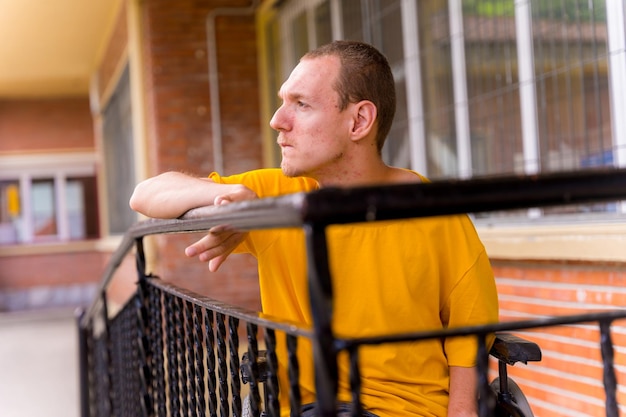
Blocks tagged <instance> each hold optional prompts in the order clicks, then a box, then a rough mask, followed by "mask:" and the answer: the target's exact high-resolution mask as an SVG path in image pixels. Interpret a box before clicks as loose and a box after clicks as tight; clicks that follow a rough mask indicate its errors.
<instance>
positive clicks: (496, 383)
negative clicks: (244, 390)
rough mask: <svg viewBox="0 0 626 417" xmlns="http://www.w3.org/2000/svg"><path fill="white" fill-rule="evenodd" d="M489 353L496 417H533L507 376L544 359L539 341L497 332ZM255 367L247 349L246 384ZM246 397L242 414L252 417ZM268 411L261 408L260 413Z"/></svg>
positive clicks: (264, 369) (263, 365) (262, 358)
mask: <svg viewBox="0 0 626 417" xmlns="http://www.w3.org/2000/svg"><path fill="white" fill-rule="evenodd" d="M489 354H490V355H491V356H493V357H494V358H496V359H497V360H498V376H497V377H496V378H495V379H494V380H493V381H492V382H491V383H490V388H491V390H492V393H493V395H494V398H495V407H494V413H493V415H494V416H495V417H533V412H532V409H531V408H530V404H529V403H528V400H527V399H526V396H525V395H524V393H523V392H522V390H521V389H520V387H519V386H518V385H517V383H516V382H515V381H514V380H513V379H512V378H510V377H509V376H508V370H507V367H508V366H513V365H515V364H516V363H518V362H521V363H524V364H527V363H528V362H537V361H540V360H541V349H540V348H539V345H537V344H536V343H534V342H531V341H529V340H526V339H523V338H521V337H519V336H516V335H513V334H510V333H497V334H496V337H495V340H494V343H493V346H492V347H491V350H490V351H489ZM257 366H258V372H259V382H260V383H263V382H265V381H266V380H267V377H268V374H269V370H268V366H267V357H266V352H265V351H259V355H258V358H257ZM252 378H253V377H252V367H251V363H250V360H249V358H248V354H247V353H244V354H243V357H242V360H241V380H242V382H243V383H244V384H247V383H248V382H250V381H251V380H252ZM247 400H248V399H247V398H246V399H244V406H243V412H242V416H243V417H249V414H250V413H249V411H247V410H246V408H247V407H246V404H245V402H246V401H247ZM265 416H266V413H265V412H263V411H262V412H261V417H265Z"/></svg>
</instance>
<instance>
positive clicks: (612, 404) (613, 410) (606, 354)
mask: <svg viewBox="0 0 626 417" xmlns="http://www.w3.org/2000/svg"><path fill="white" fill-rule="evenodd" d="M600 351H601V352H602V364H603V365H604V368H603V372H602V377H603V382H604V392H605V393H606V416H607V417H618V416H619V410H618V408H617V397H616V390H617V379H616V377H615V368H614V361H613V359H614V356H613V341H612V340H611V321H609V320H600Z"/></svg>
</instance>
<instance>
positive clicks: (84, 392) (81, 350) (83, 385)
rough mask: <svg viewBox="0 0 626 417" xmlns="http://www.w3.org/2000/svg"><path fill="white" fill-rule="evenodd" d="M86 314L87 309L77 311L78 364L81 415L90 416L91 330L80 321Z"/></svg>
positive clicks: (83, 416)
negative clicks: (89, 356) (88, 340)
mask: <svg viewBox="0 0 626 417" xmlns="http://www.w3.org/2000/svg"><path fill="white" fill-rule="evenodd" d="M84 315H85V310H84V309H82V308H80V309H78V310H77V311H76V329H77V330H78V364H79V383H80V415H81V417H89V388H90V385H89V363H88V343H87V338H88V337H89V330H88V328H86V327H82V326H81V325H80V322H81V320H82V318H83V317H84Z"/></svg>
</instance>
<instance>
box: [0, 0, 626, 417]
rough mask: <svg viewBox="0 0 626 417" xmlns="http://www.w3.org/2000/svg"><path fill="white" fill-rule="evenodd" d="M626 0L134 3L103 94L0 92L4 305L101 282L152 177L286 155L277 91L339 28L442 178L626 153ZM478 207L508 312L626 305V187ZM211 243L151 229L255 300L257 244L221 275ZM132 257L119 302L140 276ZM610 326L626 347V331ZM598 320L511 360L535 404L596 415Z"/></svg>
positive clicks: (186, 273)
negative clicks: (545, 205) (383, 64)
mask: <svg viewBox="0 0 626 417" xmlns="http://www.w3.org/2000/svg"><path fill="white" fill-rule="evenodd" d="M625 14H626V11H625V6H624V4H623V2H621V1H612V0H606V1H604V0H594V1H579V0H567V1H565V0H559V1H556V0H555V1H537V0H528V1H513V0H493V1H481V0H475V1H460V0H436V1H428V2H417V1H413V0H389V1H380V0H314V1H302V0H282V1H276V0H270V1H250V0H232V1H225V0H222V1H220V0H202V1H173V0H148V1H142V2H140V1H136V0H126V1H123V2H121V5H120V8H119V13H118V18H117V20H116V24H115V25H114V27H113V28H112V30H111V36H110V39H109V42H108V44H107V48H106V49H105V52H104V53H103V55H102V57H101V60H100V63H99V67H98V70H97V71H96V72H95V73H94V74H93V77H92V86H91V91H90V94H89V96H88V97H80V98H74V99H71V100H68V99H58V100H52V101H50V100H39V101H37V100H34V101H33V100H31V101H21V100H2V101H0V136H1V137H2V141H1V142H0V160H1V161H2V164H1V165H0V191H1V196H2V217H1V218H0V243H1V244H2V246H1V247H0V249H1V250H2V255H0V302H2V303H3V304H0V309H3V308H4V309H9V308H14V307H15V308H17V307H19V306H24V307H26V306H28V305H33V304H35V302H34V301H28V300H33V299H36V297H37V294H40V297H42V295H41V294H44V293H41V291H43V290H42V288H48V289H49V290H47V291H48V292H45V296H46V297H48V300H50V299H51V297H53V296H52V295H51V294H57V293H58V294H59V296H63V297H66V298H65V300H66V301H67V300H69V301H72V300H74V299H72V298H71V297H72V296H71V294H74V297H75V298H76V300H79V301H84V300H85V299H86V298H89V296H90V293H89V291H90V290H94V288H95V283H97V282H98V278H99V274H100V272H101V270H102V269H103V265H104V264H105V263H106V260H107V259H108V255H109V254H110V252H111V251H112V250H113V248H114V247H115V244H116V242H117V241H118V240H119V237H120V235H121V234H123V233H124V231H125V230H126V229H127V228H128V227H129V226H130V225H132V224H133V223H134V222H135V221H137V220H140V218H139V217H137V215H136V214H134V213H133V212H132V211H131V210H130V209H129V208H128V204H127V203H128V198H129V196H130V193H131V192H132V189H133V187H134V185H135V184H136V182H137V181H139V180H141V179H143V178H146V177H149V176H153V175H156V174H158V173H160V172H163V171H167V170H179V171H185V172H190V173H193V174H196V175H199V176H204V175H207V174H209V173H210V172H211V171H219V172H221V173H224V174H233V173H237V172H241V171H244V170H249V169H255V168H261V167H269V166H277V165H278V163H279V151H278V148H277V146H276V144H275V134H274V133H273V132H272V130H271V129H270V128H269V124H268V123H269V119H270V117H271V114H272V112H273V111H274V109H275V108H276V107H277V104H278V103H277V101H276V100H277V98H276V91H277V90H278V88H279V86H280V84H281V83H282V81H283V80H284V79H285V78H286V76H287V75H288V73H289V71H290V70H291V69H292V68H293V67H294V66H295V64H296V63H297V59H298V58H299V57H300V56H301V55H302V54H303V53H304V52H306V51H307V50H309V49H311V48H314V47H316V46H318V45H321V44H323V43H326V42H328V41H330V40H332V39H357V40H363V41H366V42H369V43H372V44H374V45H375V46H377V47H378V48H379V49H381V50H382V51H383V52H384V53H385V55H386V56H387V57H388V59H389V61H390V64H391V66H392V69H393V72H394V76H395V79H396V87H397V91H398V111H397V116H396V119H395V122H394V125H393V127H392V130H391V133H390V136H389V139H388V142H387V144H386V146H385V149H384V156H385V159H386V160H387V161H388V162H389V163H391V164H395V165H399V166H403V167H408V168H413V169H415V170H417V171H420V172H421V173H423V174H425V175H427V176H429V177H430V178H431V179H433V180H437V179H445V178H472V177H479V176H490V175H505V174H507V175H508V174H535V173H538V172H555V171H566V170H581V169H592V168H593V167H596V166H620V167H624V166H625V165H626V127H625V126H624V124H623V122H622V121H621V117H622V116H621V115H623V114H626V104H625V98H624V97H626V95H625V94H624V91H625V89H626V51H625V48H626V47H625V37H626V35H625V29H624V27H625V26H624V22H625V21H626V15H625ZM42 114H45V115H46V116H47V118H42ZM4 138H12V140H10V141H8V140H5V139H4ZM473 216H474V219H475V223H476V225H477V228H478V230H479V233H480V235H481V237H482V238H483V240H484V242H485V244H486V246H487V249H488V252H489V254H490V256H491V258H492V261H493V265H494V269H495V272H496V275H497V279H498V289H499V294H500V302H501V305H500V308H501V316H502V319H503V320H514V319H524V318H531V317H540V316H549V315H559V314H574V313H579V312H586V311H589V310H595V309H605V308H607V307H608V308H614V307H621V306H623V305H624V298H625V297H626V292H625V291H624V285H623V284H624V283H625V282H626V272H625V270H624V268H623V265H624V262H625V261H626V252H624V250H623V243H624V240H625V239H626V238H625V236H626V226H625V222H624V219H625V218H624V206H623V204H622V203H621V202H612V203H607V204H596V205H585V206H572V207H565V208H559V209H544V210H538V209H531V210H527V211H523V212H514V213H513V212H507V213H492V214H489V215H487V214H481V213H475V214H473ZM195 238H197V236H194V235H181V236H156V237H153V238H150V239H149V240H148V241H147V244H148V254H149V263H150V266H151V269H152V270H153V271H154V273H155V274H157V275H159V276H160V277H162V278H163V279H166V280H172V281H175V282H177V283H179V284H183V285H184V286H186V287H188V288H190V289H192V290H195V291H197V292H199V293H201V294H205V295H209V296H211V297H213V298H217V299H222V300H225V301H228V302H231V303H234V304H236V305H240V306H244V307H248V308H253V309H256V308H259V299H258V287H257V283H256V265H255V261H254V260H253V259H251V258H250V257H247V256H245V255H236V256H232V258H231V259H230V260H229V262H227V263H226V264H225V265H224V266H223V267H222V269H221V270H220V271H219V272H218V273H209V272H208V269H207V267H206V266H205V265H202V264H200V263H198V262H197V261H195V260H189V259H187V258H186V257H185V256H184V255H183V250H184V247H185V246H186V245H187V244H189V243H190V242H192V241H194V239H195ZM129 264H130V266H125V267H124V268H122V270H121V271H120V273H119V275H120V277H119V279H118V280H116V281H114V284H115V285H114V287H113V290H112V291H111V297H120V300H122V299H123V293H124V288H128V287H129V286H132V283H133V280H134V277H133V274H132V262H129ZM42 268H43V269H42ZM42 271H45V272H46V273H42ZM55 288H56V289H63V291H61V292H56V290H55ZM37 291H39V293H38V292H37ZM72 291H74V292H72ZM19 297H21V299H22V301H16V300H18V298H19ZM613 329H614V338H615V342H616V345H617V351H616V362H617V363H618V364H620V363H624V361H623V360H624V354H625V353H626V340H624V339H625V334H626V330H625V329H624V327H623V324H622V325H620V323H616V324H614V326H613ZM597 337H598V331H597V330H596V329H593V328H590V327H589V328H588V327H585V326H574V327H571V328H564V329H554V330H542V331H541V332H536V333H534V334H532V338H533V340H536V341H537V342H538V343H539V344H540V345H541V346H542V348H543V351H544V360H543V361H542V362H541V363H539V364H536V365H535V364H533V365H532V366H528V367H524V368H523V369H519V370H517V369H516V370H515V371H517V373H516V374H515V375H516V376H515V377H516V380H518V382H519V383H520V384H521V385H522V386H523V388H524V391H525V392H526V393H527V395H528V396H529V400H530V403H531V405H532V406H533V409H534V410H535V412H536V413H537V414H538V415H541V414H547V413H550V414H553V415H572V414H573V415H583V414H584V415H598V414H601V412H600V411H599V410H601V409H602V407H603V399H602V395H603V393H602V383H601V381H602V379H601V376H602V369H601V364H600V360H599V350H598V348H597V340H596V339H597ZM573 365H575V366H573ZM574 368H575V369H576V371H573V369H574ZM618 370H619V371H620V375H619V376H622V372H623V369H622V368H621V367H620V366H618ZM625 393H626V389H624V387H623V386H622V385H620V387H619V393H618V400H620V399H623V398H624V395H625ZM621 402H623V401H620V403H621Z"/></svg>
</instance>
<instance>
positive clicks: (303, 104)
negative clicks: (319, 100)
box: [298, 101, 307, 107]
mask: <svg viewBox="0 0 626 417" xmlns="http://www.w3.org/2000/svg"><path fill="white" fill-rule="evenodd" d="M298 107H307V104H306V103H305V102H303V101H298Z"/></svg>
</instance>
